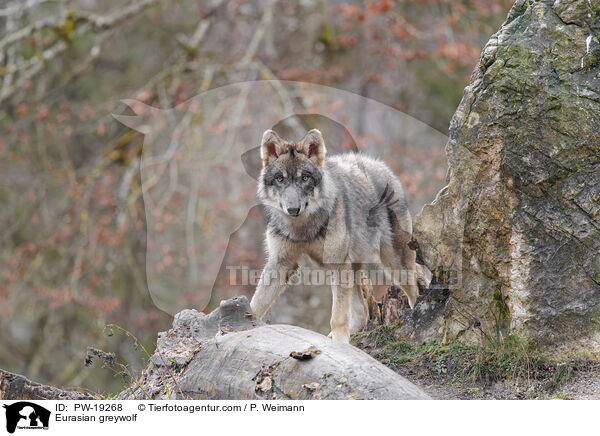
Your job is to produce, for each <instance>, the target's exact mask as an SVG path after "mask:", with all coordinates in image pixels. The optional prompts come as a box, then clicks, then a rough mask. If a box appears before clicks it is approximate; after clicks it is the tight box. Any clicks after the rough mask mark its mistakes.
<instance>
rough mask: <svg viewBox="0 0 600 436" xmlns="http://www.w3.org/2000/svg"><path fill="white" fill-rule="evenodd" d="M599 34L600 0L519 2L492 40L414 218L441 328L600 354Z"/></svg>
mask: <svg viewBox="0 0 600 436" xmlns="http://www.w3.org/2000/svg"><path fill="white" fill-rule="evenodd" d="M599 38H600V0H557V1H555V2H553V1H521V0H518V1H517V2H516V3H515V5H514V6H513V8H512V9H511V11H510V13H509V15H508V18H507V20H506V22H505V23H504V25H503V26H502V27H501V29H500V30H499V31H498V32H497V33H496V34H495V35H494V36H492V38H491V39H490V41H489V42H488V43H487V45H486V47H485V49H484V50H483V53H482V56H481V59H480V60H479V63H478V64H477V66H476V68H475V71H474V72H473V75H472V78H471V81H470V84H469V86H467V88H466V89H465V94H464V96H463V99H462V102H461V103H460V106H459V107H458V109H457V111H456V113H455V115H454V118H453V120H452V122H451V126H450V139H449V141H448V144H447V146H446V151H447V156H448V160H449V172H448V186H447V187H446V188H444V189H443V190H442V191H441V192H440V193H439V194H438V197H437V199H436V200H435V201H434V202H433V203H432V204H430V205H427V206H425V207H424V209H423V210H422V212H421V213H420V214H419V215H418V216H417V217H416V219H415V235H416V238H417V240H418V241H419V243H420V247H421V250H422V251H423V255H424V260H425V262H426V263H427V264H428V265H429V266H430V267H431V269H432V270H434V272H435V274H436V276H437V282H438V287H439V288H447V289H449V290H450V297H449V298H448V299H447V300H446V301H445V302H444V303H443V310H442V311H441V312H440V316H438V317H434V319H432V320H429V326H427V327H429V328H430V329H431V327H432V326H433V327H435V328H433V329H432V330H431V331H432V332H435V334H436V335H437V334H440V335H441V336H442V337H445V338H448V339H450V338H457V337H462V338H463V339H466V340H468V341H475V340H479V339H480V338H481V337H484V338H485V337H498V336H503V335H505V334H509V333H514V334H519V335H523V336H525V337H528V338H530V339H531V340H532V341H535V342H536V343H538V344H540V345H542V346H545V347H547V348H546V349H547V350H553V351H554V352H556V351H557V350H558V349H560V350H563V351H565V352H569V353H576V354H582V353H587V352H593V351H596V352H597V351H600V67H599V65H600V39H599ZM426 303H427V301H425V302H424V303H422V304H426ZM417 309H418V308H417ZM417 312H418V310H417Z"/></svg>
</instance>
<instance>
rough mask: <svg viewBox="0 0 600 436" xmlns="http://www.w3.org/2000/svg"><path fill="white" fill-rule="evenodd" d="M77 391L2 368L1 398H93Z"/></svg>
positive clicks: (0, 376)
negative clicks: (50, 384) (57, 386)
mask: <svg viewBox="0 0 600 436" xmlns="http://www.w3.org/2000/svg"><path fill="white" fill-rule="evenodd" d="M93 399H94V397H92V396H90V395H88V394H85V393H82V392H77V391H65V390H63V389H59V388H56V387H54V386H48V385H43V384H41V383H37V382H34V381H31V380H29V379H28V378H26V377H24V376H22V375H20V374H13V373H12V372H8V371H4V370H3V369H0V400H93Z"/></svg>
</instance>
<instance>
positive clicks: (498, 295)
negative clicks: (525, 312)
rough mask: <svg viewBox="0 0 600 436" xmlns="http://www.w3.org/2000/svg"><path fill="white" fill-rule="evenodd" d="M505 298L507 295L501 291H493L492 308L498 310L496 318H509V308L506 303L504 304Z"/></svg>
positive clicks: (504, 319)
mask: <svg viewBox="0 0 600 436" xmlns="http://www.w3.org/2000/svg"><path fill="white" fill-rule="evenodd" d="M507 300H508V296H504V295H502V292H501V291H496V292H494V296H493V297H492V301H493V302H494V308H495V309H496V310H497V311H498V319H499V320H502V321H509V320H510V309H509V307H508V304H506V301H507Z"/></svg>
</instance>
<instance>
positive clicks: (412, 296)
mask: <svg viewBox="0 0 600 436" xmlns="http://www.w3.org/2000/svg"><path fill="white" fill-rule="evenodd" d="M390 219H391V221H392V222H391V224H392V240H391V244H384V245H382V247H381V262H382V263H383V265H384V266H385V267H386V268H389V269H390V270H391V278H392V284H393V285H394V286H396V287H399V288H401V289H402V290H403V291H404V293H405V294H406V296H407V297H408V304H409V305H410V307H411V309H412V308H414V306H415V303H416V301H417V296H418V295H419V287H418V285H417V252H416V251H415V250H413V249H411V248H410V246H409V243H410V241H411V237H412V223H411V218H410V214H408V212H406V214H405V215H403V216H402V217H401V219H399V218H398V216H397V215H394V214H393V213H390Z"/></svg>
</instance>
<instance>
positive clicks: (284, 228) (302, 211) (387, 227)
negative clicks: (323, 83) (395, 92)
mask: <svg viewBox="0 0 600 436" xmlns="http://www.w3.org/2000/svg"><path fill="white" fill-rule="evenodd" d="M260 153H261V158H262V162H263V167H262V170H261V173H260V177H259V180H258V189H257V197H258V199H259V201H260V202H261V203H262V204H263V205H264V206H265V209H266V212H267V217H268V224H267V230H266V236H265V239H266V249H267V262H266V265H265V267H264V269H263V271H262V274H261V278H260V280H259V282H258V286H257V288H256V291H255V293H254V296H253V298H252V301H251V303H250V306H251V308H252V310H253V312H254V313H255V314H256V315H257V316H258V317H260V318H262V317H263V316H264V315H265V314H266V312H267V311H268V310H269V308H270V307H271V305H272V304H273V303H274V302H275V300H276V299H277V297H278V296H279V295H281V293H282V292H283V291H284V290H285V288H286V286H287V283H288V282H289V280H290V279H291V278H292V277H293V275H294V273H295V272H296V271H297V269H298V267H299V262H300V260H301V258H302V257H303V256H308V257H310V258H311V259H313V260H314V261H315V262H316V263H317V264H319V265H321V266H325V267H326V268H330V269H333V270H334V271H336V272H337V274H336V277H338V278H340V279H338V280H333V281H332V283H331V288H332V293H333V307H332V314H331V333H330V336H331V337H332V339H333V340H335V341H341V342H346V343H347V342H349V339H350V334H352V333H354V332H356V331H359V330H360V329H362V328H363V327H364V325H365V324H366V321H367V319H368V309H367V306H366V302H365V299H364V295H363V293H362V292H361V289H360V287H359V286H358V283H357V281H356V280H342V279H341V278H342V277H356V276H357V275H356V273H357V272H359V273H360V272H361V271H362V268H363V266H364V265H367V264H378V265H381V267H382V268H383V269H384V270H385V271H387V272H388V273H389V272H390V271H398V270H399V269H401V270H402V271H403V272H404V273H405V274H403V275H402V277H405V278H406V280H402V283H400V281H401V280H399V276H398V275H397V274H392V275H391V280H392V282H393V285H394V286H397V287H399V288H401V289H402V290H403V291H404V293H405V294H406V296H407V298H408V302H409V304H410V307H411V308H413V307H414V304H415V302H416V299H417V295H418V286H417V276H416V274H417V265H416V252H415V250H414V249H412V248H411V246H410V242H411V238H412V219H411V215H410V212H409V208H408V202H407V199H406V195H405V193H404V190H403V188H402V184H401V183H400V180H399V179H398V177H396V175H394V173H393V172H392V170H391V169H390V168H389V167H388V166H387V165H386V164H385V163H383V162H382V161H380V160H377V159H374V158H371V157H368V156H366V155H363V154H360V153H347V154H341V155H335V156H331V157H329V156H327V149H326V146H325V141H324V139H323V135H322V134H321V132H320V131H318V130H316V129H313V130H310V131H309V132H308V133H307V134H306V136H305V137H304V138H303V139H302V140H301V141H299V142H291V141H287V140H284V139H282V138H281V137H280V136H279V135H278V134H277V133H276V132H274V131H273V130H267V131H266V132H264V134H263V137H262V141H261V147H260Z"/></svg>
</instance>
